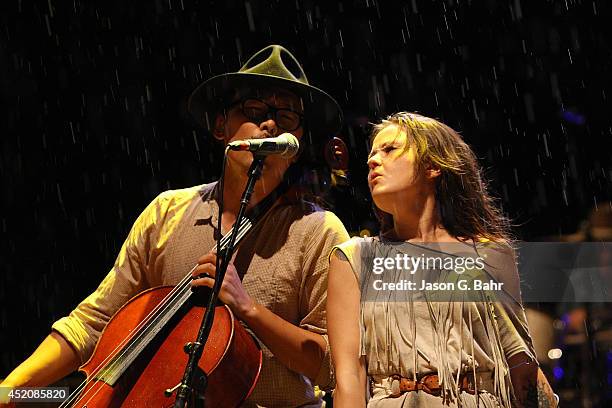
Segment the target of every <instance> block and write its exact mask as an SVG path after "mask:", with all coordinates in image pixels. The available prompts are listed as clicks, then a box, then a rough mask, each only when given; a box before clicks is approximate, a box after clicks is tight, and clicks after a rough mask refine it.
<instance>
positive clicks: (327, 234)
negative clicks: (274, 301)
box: [299, 211, 349, 389]
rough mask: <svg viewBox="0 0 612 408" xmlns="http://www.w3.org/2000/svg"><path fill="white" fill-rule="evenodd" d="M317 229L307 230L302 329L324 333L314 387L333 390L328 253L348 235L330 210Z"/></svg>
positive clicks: (301, 295) (301, 310) (321, 214)
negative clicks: (328, 321)
mask: <svg viewBox="0 0 612 408" xmlns="http://www.w3.org/2000/svg"><path fill="white" fill-rule="evenodd" d="M319 214H320V215H319V217H320V218H319V219H317V223H316V225H315V226H314V228H310V231H307V232H306V233H307V234H308V235H307V240H308V244H307V246H306V250H305V253H304V267H303V271H304V273H305V277H304V279H303V281H304V285H303V288H302V291H301V293H300V315H301V316H303V317H302V318H301V320H300V324H299V326H300V327H301V328H303V329H306V330H309V331H312V332H314V333H318V334H321V335H322V336H323V338H324V339H325V342H326V344H327V347H326V350H325V355H324V357H323V361H322V363H321V369H320V370H319V374H318V375H317V377H316V378H315V384H317V385H319V386H320V387H321V388H323V389H329V388H331V387H333V384H334V380H333V373H332V365H331V357H330V350H329V341H328V339H327V319H326V303H327V271H328V269H329V254H330V253H331V250H332V248H333V247H334V246H336V245H338V244H340V243H342V242H344V241H347V240H348V239H349V235H348V233H347V232H346V229H345V228H344V225H343V224H342V222H341V221H340V220H339V219H338V217H337V216H336V215H335V214H333V213H331V212H328V211H325V212H322V213H319Z"/></svg>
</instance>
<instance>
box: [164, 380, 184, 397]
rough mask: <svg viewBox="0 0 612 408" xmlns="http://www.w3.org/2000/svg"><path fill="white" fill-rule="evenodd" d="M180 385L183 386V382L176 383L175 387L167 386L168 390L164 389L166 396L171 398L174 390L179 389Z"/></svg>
mask: <svg viewBox="0 0 612 408" xmlns="http://www.w3.org/2000/svg"><path fill="white" fill-rule="evenodd" d="M180 386H181V383H178V384H176V385H175V386H174V387H172V388H166V390H165V391H164V396H165V397H166V398H170V397H171V396H172V394H174V391H176V389H177V388H178V387H180Z"/></svg>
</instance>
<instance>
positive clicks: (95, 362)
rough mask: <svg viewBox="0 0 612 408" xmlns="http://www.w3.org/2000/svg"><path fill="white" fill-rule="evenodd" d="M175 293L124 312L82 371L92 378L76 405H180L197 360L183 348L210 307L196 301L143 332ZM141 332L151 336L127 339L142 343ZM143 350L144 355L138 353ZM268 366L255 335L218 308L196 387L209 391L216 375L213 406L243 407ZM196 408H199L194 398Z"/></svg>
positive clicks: (151, 296) (148, 297)
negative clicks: (188, 370) (191, 362)
mask: <svg viewBox="0 0 612 408" xmlns="http://www.w3.org/2000/svg"><path fill="white" fill-rule="evenodd" d="M172 290H173V288H172V287H168V286H163V287H158V288H153V289H149V290H147V291H144V292H142V293H140V294H138V295H136V296H135V297H134V298H132V299H131V300H130V301H129V302H128V303H126V304H125V305H124V306H123V307H122V308H121V309H119V311H118V312H117V313H116V314H115V315H114V316H113V318H112V319H111V320H110V321H109V323H108V325H107V326H106V328H105V329H104V331H103V333H102V336H101V337H100V340H99V341H98V344H97V345H96V348H95V350H94V353H93V355H92V356H91V358H90V359H89V360H88V361H87V362H86V363H85V364H84V365H83V366H81V368H80V371H82V372H84V373H85V374H86V375H87V382H86V383H85V386H84V388H83V389H82V391H81V393H80V395H79V397H78V398H76V399H74V401H71V402H70V404H71V406H74V407H78V408H97V407H141V408H143V407H155V408H160V407H171V406H173V404H174V400H175V398H176V393H177V388H178V387H177V386H178V385H179V384H180V382H181V380H182V378H183V373H184V370H185V366H186V364H187V360H188V357H189V355H188V354H187V353H186V352H185V351H184V349H183V348H184V345H185V344H187V343H189V342H193V341H195V339H196V337H197V333H198V330H199V328H200V324H201V322H202V318H203V316H204V312H205V308H204V307H202V306H200V305H197V304H193V303H192V302H189V303H188V304H186V305H185V306H184V307H182V309H181V310H179V311H178V312H177V313H175V314H174V316H173V318H172V319H171V320H170V321H168V322H167V323H166V324H164V326H163V327H162V328H161V329H160V330H159V331H157V332H149V333H142V332H143V330H140V328H141V327H140V326H141V322H142V321H143V320H144V319H145V318H147V317H149V316H151V315H153V314H154V313H152V312H155V310H156V308H157V305H158V304H160V302H162V301H163V300H164V298H166V297H167V296H168V294H170V292H171V291H172ZM162 303H163V302H162ZM139 336H140V338H144V337H147V336H148V340H147V341H146V342H144V341H141V342H140V343H138V341H132V342H131V343H126V342H125V341H124V339H126V338H129V339H132V340H134V339H136V340H138V337H139ZM145 343H146V344H145ZM143 344H145V345H144V346H143ZM118 345H119V346H118ZM135 349H138V350H139V351H138V353H134V350H135ZM136 354H137V355H138V357H137V358H135V359H134V358H132V359H131V361H128V360H130V358H128V357H129V356H130V355H132V356H133V355H136ZM261 363H262V352H261V349H260V348H259V347H258V345H257V343H256V342H255V340H254V339H253V338H252V336H251V335H250V334H249V333H248V332H247V331H246V330H245V329H244V328H243V327H242V325H241V324H240V322H238V320H237V319H235V318H234V316H233V315H232V313H231V311H230V309H229V308H228V307H227V306H217V308H216V310H215V318H214V321H213V325H212V330H211V333H210V336H209V337H208V341H207V342H206V345H205V347H204V351H203V354H202V358H201V359H200V361H199V364H198V368H199V370H202V371H199V372H198V373H196V375H195V379H196V380H195V381H196V384H195V388H196V390H198V389H199V390H200V391H201V389H202V378H201V377H202V372H205V373H207V374H208V386H207V387H206V391H205V393H204V396H205V404H206V405H205V406H206V407H236V406H239V405H240V404H241V403H242V402H244V400H245V399H246V398H247V397H248V396H249V395H250V393H251V392H252V390H253V388H254V386H255V383H256V382H257V379H258V377H259V372H260V370H261ZM197 392H199V391H197ZM188 406H189V407H192V406H198V405H197V404H195V403H193V401H192V403H189V405H188Z"/></svg>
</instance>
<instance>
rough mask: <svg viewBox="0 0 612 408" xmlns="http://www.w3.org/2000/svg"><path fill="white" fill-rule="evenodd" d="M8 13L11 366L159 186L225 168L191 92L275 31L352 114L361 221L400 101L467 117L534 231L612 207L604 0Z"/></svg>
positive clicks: (13, 5)
mask: <svg viewBox="0 0 612 408" xmlns="http://www.w3.org/2000/svg"><path fill="white" fill-rule="evenodd" d="M0 10H1V11H0V13H1V15H0V183H1V184H0V186H1V188H0V206H1V207H0V210H1V211H0V299H1V300H0V302H1V304H0V306H1V310H0V336H1V337H0V341H1V343H0V347H1V350H2V354H1V359H0V378H1V377H3V376H4V375H6V374H7V373H8V372H9V371H10V369H11V368H12V367H14V366H15V364H17V363H18V362H19V361H21V360H23V359H24V358H25V357H26V356H27V355H28V354H29V353H30V352H31V351H32V350H33V348H34V347H35V346H36V345H37V344H38V342H39V341H40V339H42V338H43V337H44V335H46V334H47V333H48V331H49V327H50V325H51V323H52V322H53V321H54V320H56V319H58V318H59V317H61V316H63V315H65V314H66V313H68V312H69V310H71V308H72V307H73V306H74V305H75V304H76V303H77V302H78V301H79V300H81V299H82V298H83V297H84V296H85V295H87V294H88V293H90V292H91V291H92V290H93V289H94V288H95V287H96V285H97V283H98V282H99V281H101V279H102V277H103V276H104V275H105V274H106V271H107V270H108V269H109V268H110V266H111V265H112V263H113V261H114V257H115V256H116V253H117V251H118V249H119V247H120V245H121V243H122V241H123V239H124V237H125V235H126V233H127V231H128V229H129V228H130V226H131V224H132V222H133V221H134V219H135V218H136V217H137V215H138V214H139V213H140V211H142V209H144V207H145V206H146V205H147V204H148V202H149V201H150V200H151V199H152V198H153V197H155V196H156V195H157V194H158V193H160V192H161V191H163V190H166V189H172V188H181V187H186V186H190V185H194V184H200V183H203V182H207V181H211V180H213V179H215V178H216V176H217V174H218V167H219V161H218V158H215V157H213V155H212V152H213V151H212V149H211V147H210V145H209V140H207V137H206V135H205V132H203V131H202V130H201V129H199V128H198V127H197V125H196V124H195V122H194V121H193V120H192V118H191V117H190V116H189V114H188V113H187V111H186V100H187V97H188V96H189V94H190V92H191V91H192V90H193V89H194V88H195V86H196V85H197V84H198V83H200V82H201V81H202V80H204V79H206V78H209V77H211V76H213V75H217V74H220V73H225V72H230V71H236V70H238V69H239V67H240V66H241V65H242V64H243V63H244V62H245V61H246V59H247V58H248V57H249V56H250V55H252V54H253V53H254V52H255V51H257V50H258V49H260V48H262V47H264V46H266V45H268V44H271V43H278V44H281V45H284V46H285V47H287V48H289V49H290V50H291V51H292V52H293V53H294V54H295V55H296V57H297V58H298V60H299V61H301V62H302V64H303V66H304V69H305V71H306V73H307V75H308V77H309V80H310V82H311V83H312V84H314V85H315V86H318V87H320V88H322V89H324V90H326V91H327V92H329V93H330V94H331V95H333V96H334V97H335V98H337V100H338V101H339V103H340V105H341V106H342V107H343V109H344V112H345V118H346V123H345V126H344V128H343V130H342V132H341V135H340V136H341V137H342V138H343V139H344V140H345V141H346V143H347V144H348V145H349V147H350V149H351V153H352V156H351V186H350V187H348V188H345V189H344V190H339V191H336V192H334V193H333V195H332V199H333V202H334V204H335V211H336V213H337V214H338V215H339V216H340V218H341V219H342V220H343V221H344V223H345V224H346V226H347V228H348V229H349V231H359V230H360V229H362V228H364V227H368V226H370V225H372V223H371V221H372V214H371V211H370V202H369V196H368V192H367V186H366V184H365V174H366V165H365V160H366V152H367V149H368V146H367V130H368V122H370V121H376V120H378V119H380V118H381V117H382V116H383V115H385V114H389V113H391V112H394V111H397V110H411V111H418V112H421V113H423V114H425V115H428V116H433V117H436V118H439V119H441V120H442V121H444V122H445V123H447V124H449V125H450V126H452V127H454V128H455V129H457V130H459V131H461V133H462V134H463V135H464V137H465V139H466V141H467V142H468V143H470V144H471V145H472V146H473V148H474V150H475V151H476V152H477V155H478V157H479V158H480V159H481V164H482V166H483V167H484V169H485V174H486V177H487V179H488V180H490V183H491V190H492V192H493V194H494V195H495V196H497V197H499V199H500V201H499V202H500V205H501V206H502V207H503V209H504V211H505V212H506V213H507V214H508V215H509V216H510V217H512V219H513V220H514V223H515V225H516V228H515V232H516V234H517V236H518V237H519V238H521V239H526V240H536V239H538V237H542V236H556V235H559V234H568V233H571V232H574V231H575V230H576V229H577V228H578V227H579V225H580V222H581V220H583V219H584V218H585V217H586V215H587V214H588V212H589V211H590V209H591V208H592V207H593V206H594V205H595V203H599V205H600V206H601V205H604V206H610V193H611V188H610V187H611V183H610V178H611V177H612V166H611V164H612V163H611V162H612V159H611V155H610V150H609V145H610V143H609V141H610V138H611V136H612V118H611V112H612V110H611V103H610V98H611V97H612V90H611V87H610V82H611V80H610V71H611V68H612V53H611V47H610V44H609V39H610V38H611V37H610V29H609V26H610V24H611V23H610V21H611V20H610V17H611V13H610V6H609V2H607V1H604V0H595V1H577V0H562V1H547V0H537V1H520V0H513V1H492V0H490V1H482V2H477V1H474V2H470V1H467V0H461V1H456V0H447V1H429V0H428V1H425V0H412V1H407V2H404V3H401V2H396V1H388V2H382V1H374V0H363V1H343V2H313V1H303V0H295V1H270V0H266V1H257V0H253V1H247V2H239V1H227V0H224V1H210V2H207V1H196V0H163V1H162V0H149V1H138V0H135V1H116V0H115V1H105V2H93V1H91V2H87V1H79V0H72V1H59V0H46V1H27V0H11V1H4V2H2V3H1V5H0ZM608 358H610V357H608ZM610 361H612V359H610Z"/></svg>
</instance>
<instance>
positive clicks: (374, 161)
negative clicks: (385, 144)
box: [368, 153, 380, 170]
mask: <svg viewBox="0 0 612 408" xmlns="http://www.w3.org/2000/svg"><path fill="white" fill-rule="evenodd" d="M379 165H380V160H379V157H378V153H376V154H375V155H373V156H370V158H369V159H368V167H369V168H370V170H373V169H375V168H376V167H378V166H379Z"/></svg>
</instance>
